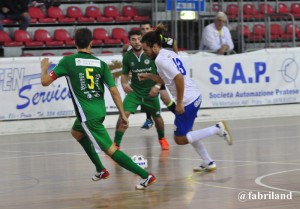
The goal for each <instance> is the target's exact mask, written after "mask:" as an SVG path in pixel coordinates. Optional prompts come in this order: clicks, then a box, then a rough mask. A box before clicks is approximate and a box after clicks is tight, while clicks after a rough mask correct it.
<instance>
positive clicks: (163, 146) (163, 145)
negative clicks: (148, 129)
mask: <svg viewBox="0 0 300 209" xmlns="http://www.w3.org/2000/svg"><path fill="white" fill-rule="evenodd" d="M159 143H160V146H161V149H162V150H169V147H170V146H169V143H168V141H167V139H166V137H163V138H161V139H160V140H159Z"/></svg>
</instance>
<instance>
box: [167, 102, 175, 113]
mask: <svg viewBox="0 0 300 209" xmlns="http://www.w3.org/2000/svg"><path fill="white" fill-rule="evenodd" d="M167 108H168V110H170V111H171V112H172V113H174V114H175V109H176V104H175V102H174V101H173V100H171V102H170V103H169V104H168V105H167Z"/></svg>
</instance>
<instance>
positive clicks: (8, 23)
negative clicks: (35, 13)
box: [1, 18, 17, 25]
mask: <svg viewBox="0 0 300 209" xmlns="http://www.w3.org/2000/svg"><path fill="white" fill-rule="evenodd" d="M1 22H2V24H3V25H12V24H16V22H17V21H15V20H11V19H7V18H4V19H3V20H1Z"/></svg>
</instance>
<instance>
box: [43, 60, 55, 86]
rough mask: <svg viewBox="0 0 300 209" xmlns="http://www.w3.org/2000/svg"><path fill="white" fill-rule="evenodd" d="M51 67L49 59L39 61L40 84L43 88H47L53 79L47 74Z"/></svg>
mask: <svg viewBox="0 0 300 209" xmlns="http://www.w3.org/2000/svg"><path fill="white" fill-rule="evenodd" d="M50 65H51V62H49V58H44V59H42V61H41V84H42V85H43V86H49V85H50V84H51V83H52V82H53V81H54V80H55V79H53V77H51V76H50V75H49V74H48V69H49V67H50Z"/></svg>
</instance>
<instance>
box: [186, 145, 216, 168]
mask: <svg viewBox="0 0 300 209" xmlns="http://www.w3.org/2000/svg"><path fill="white" fill-rule="evenodd" d="M191 145H192V146H193V147H194V148H195V150H196V152H197V153H198V154H199V156H200V157H201V158H202V160H203V161H204V163H205V164H208V163H210V162H211V161H213V160H212V159H211V157H210V156H209V154H208V152H207V150H206V148H205V147H204V145H203V144H202V142H201V141H196V142H194V143H191Z"/></svg>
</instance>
